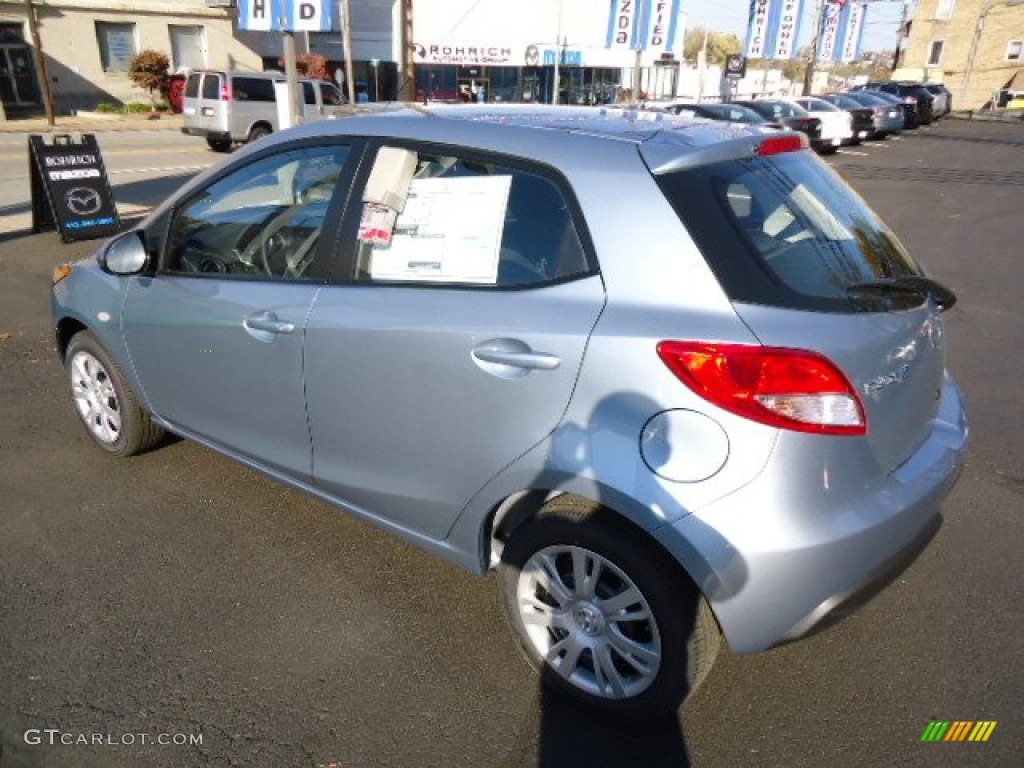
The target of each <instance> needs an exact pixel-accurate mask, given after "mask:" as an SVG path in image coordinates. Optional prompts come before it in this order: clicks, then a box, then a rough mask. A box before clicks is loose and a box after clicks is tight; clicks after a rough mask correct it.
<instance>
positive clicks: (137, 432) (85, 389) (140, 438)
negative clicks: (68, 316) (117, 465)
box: [64, 331, 164, 457]
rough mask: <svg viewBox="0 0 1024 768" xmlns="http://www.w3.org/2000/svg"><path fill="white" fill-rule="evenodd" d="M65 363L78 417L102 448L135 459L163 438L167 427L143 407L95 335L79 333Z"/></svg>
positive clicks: (65, 357)
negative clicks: (154, 418) (157, 421)
mask: <svg viewBox="0 0 1024 768" xmlns="http://www.w3.org/2000/svg"><path fill="white" fill-rule="evenodd" d="M64 360H65V368H66V370H67V374H68V382H69V384H70V385H71V396H72V398H73V399H74V403H75V407H76V409H77V411H78V416H79V418H80V419H81V421H82V424H83V426H84V427H85V430H86V432H87V433H88V434H89V437H91V438H92V439H93V441H94V442H95V443H96V444H97V445H98V446H99V447H100V448H102V449H103V450H105V451H106V452H107V453H109V454H111V455H113V456H118V457H125V456H133V455H135V454H137V453H142V452H143V451H146V450H148V449H149V448H152V447H153V446H155V445H156V444H157V443H158V442H160V441H161V440H162V439H163V437H164V430H163V428H162V427H160V426H158V425H157V424H154V423H153V421H152V419H151V418H150V416H149V414H148V413H146V412H145V411H143V410H142V408H140V407H139V403H138V399H137V398H136V397H135V393H134V392H132V390H131V388H130V387H129V386H128V384H127V383H126V382H125V378H124V374H122V373H121V369H120V368H118V366H117V364H116V363H115V362H114V361H113V360H112V359H111V358H110V356H109V355H108V354H107V352H106V350H104V349H103V347H102V346H101V345H100V343H99V342H98V341H97V340H96V338H95V337H94V336H93V335H92V334H91V333H89V332H88V331H80V332H79V333H77V334H75V336H74V337H73V338H72V339H71V342H70V343H69V344H68V348H67V352H66V354H65V355H64Z"/></svg>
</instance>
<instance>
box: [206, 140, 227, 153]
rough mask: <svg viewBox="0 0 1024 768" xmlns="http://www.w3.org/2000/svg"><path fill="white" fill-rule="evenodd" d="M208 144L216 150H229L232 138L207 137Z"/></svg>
mask: <svg viewBox="0 0 1024 768" xmlns="http://www.w3.org/2000/svg"><path fill="white" fill-rule="evenodd" d="M206 144H207V146H208V147H209V148H210V149H212V150H213V151H214V152H227V151H228V150H229V149H231V139H211V138H209V137H208V138H207V139H206Z"/></svg>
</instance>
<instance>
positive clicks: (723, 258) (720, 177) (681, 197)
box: [657, 152, 922, 312]
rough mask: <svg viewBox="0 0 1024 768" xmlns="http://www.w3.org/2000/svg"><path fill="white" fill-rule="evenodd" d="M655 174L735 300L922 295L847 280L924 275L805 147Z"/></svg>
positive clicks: (846, 308) (893, 302)
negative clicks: (859, 287)
mask: <svg viewBox="0 0 1024 768" xmlns="http://www.w3.org/2000/svg"><path fill="white" fill-rule="evenodd" d="M657 178H658V183H659V185H660V186H661V188H662V191H663V192H664V193H665V195H666V197H667V198H668V200H669V201H670V202H671V204H672V206H673V208H674V209H675V211H676V213H677V214H678V215H679V216H680V218H681V219H682V220H683V221H684V223H685V224H686V226H687V229H689V231H690V232H691V233H692V234H693V237H694V239H695V240H696V242H697V244H698V246H700V249H701V251H702V252H703V253H704V256H705V258H706V259H707V260H708V263H709V265H710V266H711V268H712V270H713V271H714V272H715V274H716V276H717V277H718V279H719V281H720V282H721V283H722V286H723V287H724V288H725V290H726V292H727V293H728V294H729V296H730V297H731V298H732V299H733V300H735V301H744V302H752V303H757V304H768V305H772V306H782V307H791V308H798V309H816V310H821V311H834V312H858V311H860V312H863V311H885V310H892V309H898V308H907V306H908V305H916V304H920V303H921V300H922V299H921V297H919V296H916V295H914V294H898V293H897V294H893V295H892V296H874V297H871V298H868V297H865V295H864V293H863V292H862V291H851V290H850V287H851V286H853V285H856V284H858V283H866V282H871V281H876V280H881V279H889V278H898V277H906V276H912V275H920V274H921V271H920V269H919V267H918V266H917V264H916V263H915V262H914V261H913V259H912V258H911V257H910V255H909V254H908V253H907V251H906V250H905V249H904V248H903V246H902V245H901V244H900V242H899V241H898V240H897V239H896V237H895V236H894V235H893V234H892V232H890V231H889V229H888V228H887V227H886V226H885V225H884V224H883V223H882V222H881V221H880V220H879V218H878V217H877V216H876V215H875V213H874V212H873V211H872V210H871V209H870V208H869V207H868V206H867V204H866V203H865V202H864V201H863V200H862V199H861V198H860V197H858V196H857V194H856V193H855V192H853V190H851V189H850V188H849V187H848V186H847V185H846V184H845V183H844V182H843V181H842V180H841V179H840V178H839V177H838V176H837V175H836V174H835V173H834V172H833V171H832V170H831V169H830V168H829V167H828V166H826V165H825V164H824V163H822V162H820V161H818V160H817V159H816V158H814V157H813V156H809V153H808V152H787V153H783V154H778V155H772V156H770V157H759V158H751V159H747V160H730V161H726V162H721V163H714V164H710V165H706V166H702V167H699V168H694V169H689V170H685V171H679V172H676V173H670V174H664V175H661V176H659V177H657Z"/></svg>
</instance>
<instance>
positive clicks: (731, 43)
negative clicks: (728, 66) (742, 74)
mask: <svg viewBox="0 0 1024 768" xmlns="http://www.w3.org/2000/svg"><path fill="white" fill-rule="evenodd" d="M705 34H706V35H707V40H708V64H718V65H719V66H725V59H726V57H727V56H729V55H730V54H733V53H742V51H743V44H742V43H740V39H739V38H738V37H736V35H734V34H732V33H724V32H711V31H708V30H705V29H704V28H702V27H699V28H697V29H692V30H690V31H689V32H687V33H686V39H685V40H684V41H683V58H684V59H686V60H687V61H696V60H697V54H698V53H699V52H700V50H701V48H703V47H704V36H705Z"/></svg>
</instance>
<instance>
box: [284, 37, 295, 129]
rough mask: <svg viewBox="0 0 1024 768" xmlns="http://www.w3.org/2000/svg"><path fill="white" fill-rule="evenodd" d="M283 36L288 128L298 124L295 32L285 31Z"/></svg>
mask: <svg viewBox="0 0 1024 768" xmlns="http://www.w3.org/2000/svg"><path fill="white" fill-rule="evenodd" d="M281 34H282V35H284V79H285V82H286V84H287V89H286V90H287V93H288V119H289V123H290V125H289V127H291V126H295V125H298V124H299V71H298V68H297V67H296V66H295V32H294V31H293V30H290V29H289V30H285V31H283V32H282V33H281Z"/></svg>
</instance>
